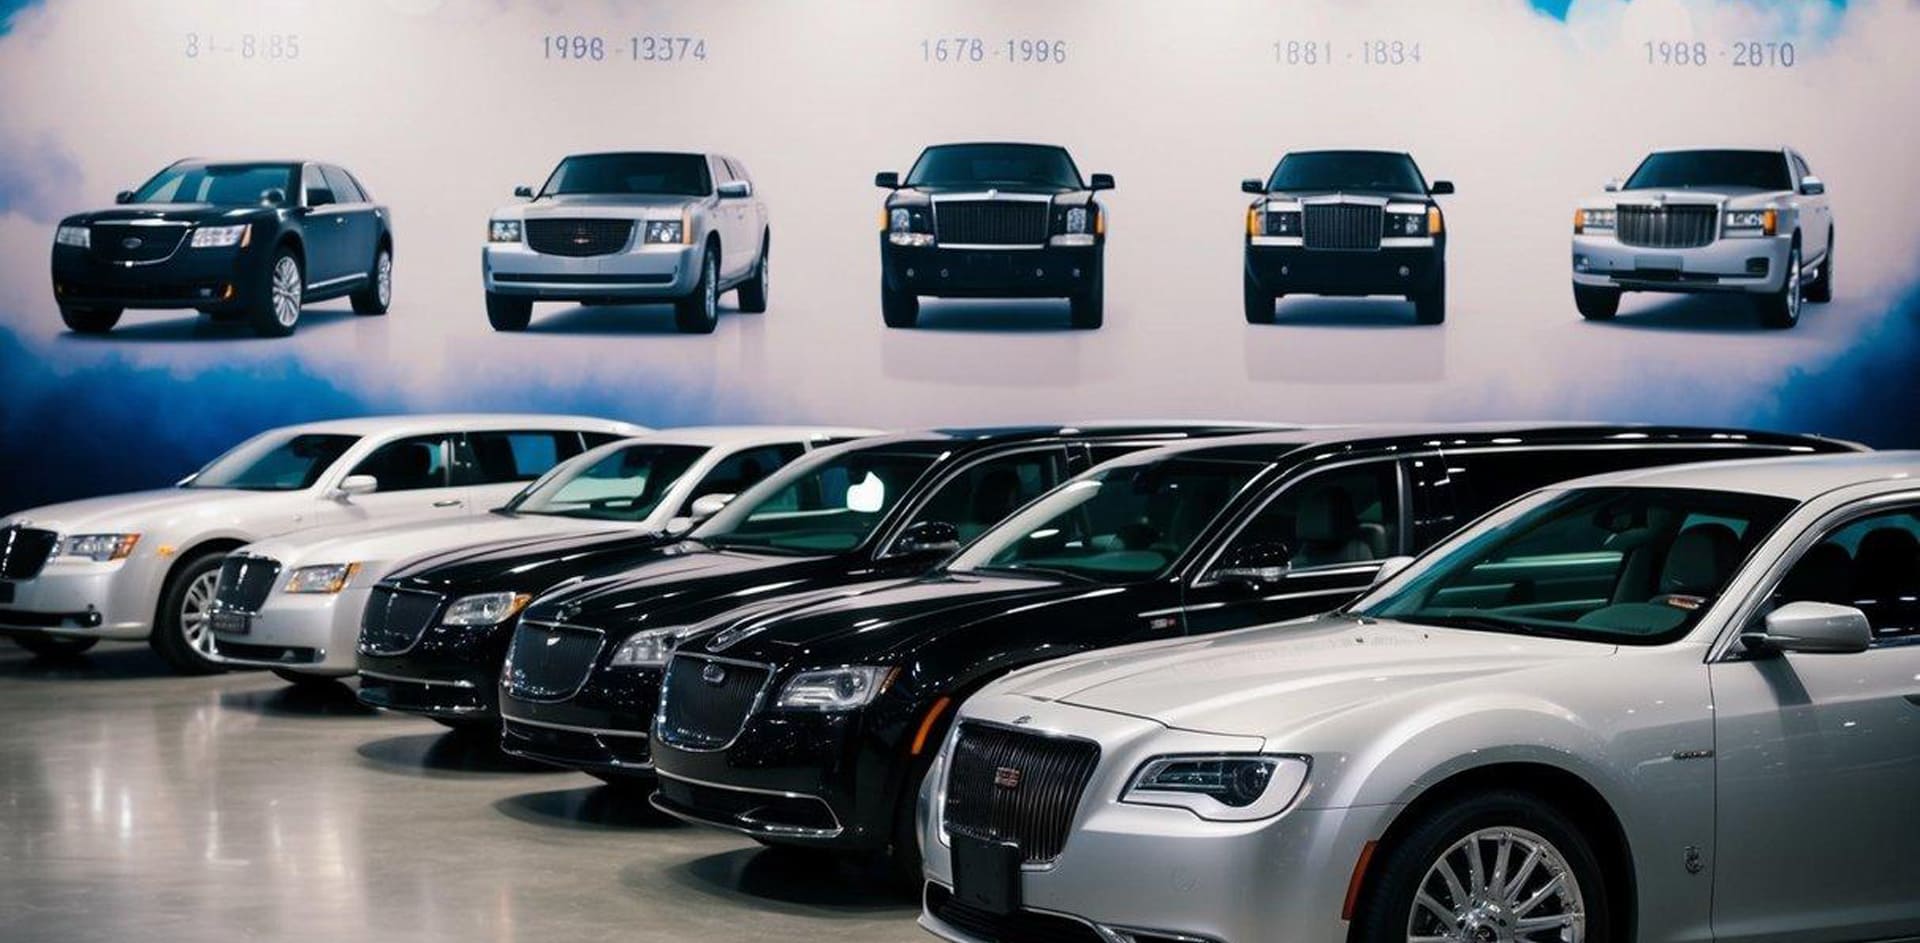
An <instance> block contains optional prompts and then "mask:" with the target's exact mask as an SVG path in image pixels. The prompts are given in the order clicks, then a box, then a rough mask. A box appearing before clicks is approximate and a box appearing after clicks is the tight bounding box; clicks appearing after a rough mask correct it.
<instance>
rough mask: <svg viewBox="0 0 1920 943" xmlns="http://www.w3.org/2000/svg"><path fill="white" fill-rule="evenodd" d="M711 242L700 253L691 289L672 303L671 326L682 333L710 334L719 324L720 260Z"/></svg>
mask: <svg viewBox="0 0 1920 943" xmlns="http://www.w3.org/2000/svg"><path fill="white" fill-rule="evenodd" d="M717 255H719V253H718V252H715V251H714V247H713V246H712V245H709V246H707V251H706V252H704V253H702V254H701V257H700V281H699V282H698V283H696V284H695V285H694V286H693V293H692V294H689V295H688V296H687V297H685V298H682V299H680V300H678V301H676V302H674V303H673V326H674V327H677V328H679V329H680V333H682V334H712V333H713V329H714V328H715V327H717V326H718V325H719V324H720V261H719V260H718V259H716V258H715V256H717Z"/></svg>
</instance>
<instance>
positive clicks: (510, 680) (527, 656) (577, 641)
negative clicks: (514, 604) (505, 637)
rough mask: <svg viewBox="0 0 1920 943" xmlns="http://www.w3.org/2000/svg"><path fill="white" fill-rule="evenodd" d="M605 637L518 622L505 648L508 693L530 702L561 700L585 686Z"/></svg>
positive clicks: (576, 628)
mask: <svg viewBox="0 0 1920 943" xmlns="http://www.w3.org/2000/svg"><path fill="white" fill-rule="evenodd" d="M605 641H606V634H605V633H603V632H601V631H600V630H599V629H587V628H581V627H579V626H572V625H558V624H555V623H551V622H527V621H524V620H523V621H521V623H520V625H519V627H518V628H516V629H514V632H513V644H512V645H511V646H509V647H508V649H507V670H506V674H505V681H506V686H507V690H508V692H510V693H512V694H513V695H515V696H516V697H522V698H525V699H527V700H530V701H564V700H566V699H567V698H570V697H572V696H573V695H574V693H575V692H577V691H579V690H580V686H581V685H583V684H586V683H587V675H588V674H590V673H592V671H593V660H594V659H595V658H597V657H599V655H600V646H601V644H602V643H604V642H605Z"/></svg>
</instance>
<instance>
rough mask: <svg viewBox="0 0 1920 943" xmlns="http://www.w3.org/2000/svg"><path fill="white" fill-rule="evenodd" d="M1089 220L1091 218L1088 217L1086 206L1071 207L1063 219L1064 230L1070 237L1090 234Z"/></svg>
mask: <svg viewBox="0 0 1920 943" xmlns="http://www.w3.org/2000/svg"><path fill="white" fill-rule="evenodd" d="M1088 218H1089V216H1088V213H1087V208H1086V207H1084V206H1075V207H1069V208H1068V209H1067V212H1066V214H1065V216H1063V217H1062V219H1061V226H1062V229H1063V231H1064V232H1066V233H1068V234H1069V235H1079V234H1082V233H1085V232H1088V231H1089V230H1088V228H1087V220H1088Z"/></svg>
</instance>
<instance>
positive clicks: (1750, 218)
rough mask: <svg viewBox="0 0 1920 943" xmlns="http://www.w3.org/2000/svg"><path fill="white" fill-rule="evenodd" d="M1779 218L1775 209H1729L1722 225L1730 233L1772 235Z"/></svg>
mask: <svg viewBox="0 0 1920 943" xmlns="http://www.w3.org/2000/svg"><path fill="white" fill-rule="evenodd" d="M1779 219H1780V216H1779V214H1778V213H1777V212H1775V211H1774V210H1728V211H1727V213H1726V218H1725V220H1724V221H1723V223H1722V227H1723V228H1724V229H1726V230H1727V231H1728V232H1729V233H1739V234H1742V235H1748V236H1754V235H1764V236H1771V235H1773V234H1774V231H1775V227H1777V226H1778V225H1779Z"/></svg>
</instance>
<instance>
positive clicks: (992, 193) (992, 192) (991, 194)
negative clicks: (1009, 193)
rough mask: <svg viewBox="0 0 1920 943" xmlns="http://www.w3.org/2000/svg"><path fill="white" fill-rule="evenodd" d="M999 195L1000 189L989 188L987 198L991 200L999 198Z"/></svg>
mask: <svg viewBox="0 0 1920 943" xmlns="http://www.w3.org/2000/svg"><path fill="white" fill-rule="evenodd" d="M999 196H1000V191H999V190H998V189H989V190H987V199H989V200H993V199H998V198H999Z"/></svg>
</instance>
